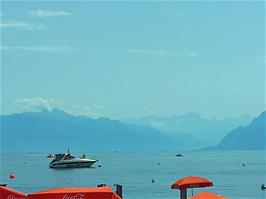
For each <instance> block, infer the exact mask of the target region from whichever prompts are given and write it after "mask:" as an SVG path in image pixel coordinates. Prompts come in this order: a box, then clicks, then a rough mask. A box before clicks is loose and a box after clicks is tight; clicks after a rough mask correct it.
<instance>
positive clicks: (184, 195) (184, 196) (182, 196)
mask: <svg viewBox="0 0 266 199" xmlns="http://www.w3.org/2000/svg"><path fill="white" fill-rule="evenodd" d="M180 199H187V189H180Z"/></svg>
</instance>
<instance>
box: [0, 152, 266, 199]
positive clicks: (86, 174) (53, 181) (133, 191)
mask: <svg viewBox="0 0 266 199" xmlns="http://www.w3.org/2000/svg"><path fill="white" fill-rule="evenodd" d="M74 154H75V153H74ZM46 155H47V154H1V168H0V169H1V170H0V172H1V173H0V175H1V176H0V182H2V183H3V182H5V183H7V184H8V185H9V186H10V187H12V188H15V189H17V190H19V191H22V192H26V193H30V192H34V191H40V190H43V189H48V188H55V187H95V186H97V185H98V184H101V183H105V184H107V185H109V186H113V184H116V183H118V184H122V185H123V194H124V198H125V199H177V198H179V191H178V190H171V189H170V185H171V184H172V183H173V182H174V181H175V180H177V179H179V178H182V177H184V176H189V175H197V176H202V177H205V178H207V179H209V180H211V181H213V182H214V187H212V188H203V189H194V193H195V192H198V191H211V192H215V193H218V194H220V195H223V196H227V197H229V198H232V199H263V198H265V193H266V191H262V190H261V189H260V186H261V184H263V183H265V184H266V176H265V173H266V171H265V152H264V151H244V152H239V151H238V152H236V151H235V152H185V153H184V157H179V158H178V157H175V153H174V152H165V153H135V154H134V153H122V152H119V153H99V154H93V155H94V156H96V157H97V158H98V159H99V160H100V161H99V162H98V163H96V164H95V166H94V167H93V168H83V169H61V170H54V169H49V168H48V163H49V161H50V159H47V158H46ZM157 163H160V165H158V164H157ZM242 163H245V164H246V166H244V167H243V166H242ZM99 164H101V165H102V167H98V165H99ZM11 172H14V173H15V179H13V180H10V179H9V173H11ZM152 179H155V183H152V182H151V180H152ZM190 193H191V192H190V191H189V195H190Z"/></svg>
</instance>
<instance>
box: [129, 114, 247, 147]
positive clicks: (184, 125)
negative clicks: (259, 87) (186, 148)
mask: <svg viewBox="0 0 266 199" xmlns="http://www.w3.org/2000/svg"><path fill="white" fill-rule="evenodd" d="M251 119H252V118H251V117H250V116H249V115H243V116H241V117H239V118H223V119H217V118H215V117H212V118H203V117H202V116H201V115H200V114H198V113H186V114H183V115H180V116H173V117H157V116H146V117H142V118H137V119H128V120H126V122H128V123H133V124H142V125H147V126H150V127H153V128H156V129H158V130H160V131H162V132H165V133H167V134H171V135H175V136H177V137H182V135H184V134H185V135H190V136H193V138H194V139H198V140H199V142H201V143H202V144H203V145H205V146H206V145H215V144H217V143H219V142H220V141H221V139H223V137H224V136H225V135H226V134H227V133H228V132H229V131H231V130H232V129H234V128H236V127H238V126H241V125H247V124H248V123H249V122H250V121H251Z"/></svg>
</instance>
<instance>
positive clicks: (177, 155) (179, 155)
mask: <svg viewBox="0 0 266 199" xmlns="http://www.w3.org/2000/svg"><path fill="white" fill-rule="evenodd" d="M175 156H176V157H183V155H182V154H181V153H179V154H176V155H175Z"/></svg>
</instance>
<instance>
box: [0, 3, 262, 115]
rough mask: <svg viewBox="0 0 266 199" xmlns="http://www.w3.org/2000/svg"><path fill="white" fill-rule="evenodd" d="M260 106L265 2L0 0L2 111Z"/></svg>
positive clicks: (210, 110) (225, 110) (218, 111)
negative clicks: (51, 0)
mask: <svg viewBox="0 0 266 199" xmlns="http://www.w3.org/2000/svg"><path fill="white" fill-rule="evenodd" d="M45 107H46V108H48V109H52V108H54V107H58V108H61V109H63V110H66V111H69V112H71V113H73V114H85V115H89V116H92V117H98V116H108V117H111V118H117V119H124V118H129V117H140V116H145V115H158V116H172V115H179V114H182V113H186V112H198V113H201V114H202V115H205V116H216V117H227V116H239V115H242V114H246V113H248V114H251V115H258V114H259V113H260V112H261V111H263V110H264V109H265V4H264V2H256V3H254V2H235V3H230V2H213V3H211V2H187V3H185V2H166V3H163V2H85V1H83V2H82V1H80V2H75V3H73V2H20V3H19V2H2V6H1V113H2V114H9V113H14V112H20V111H24V110H33V111H35V110H40V109H42V108H45Z"/></svg>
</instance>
